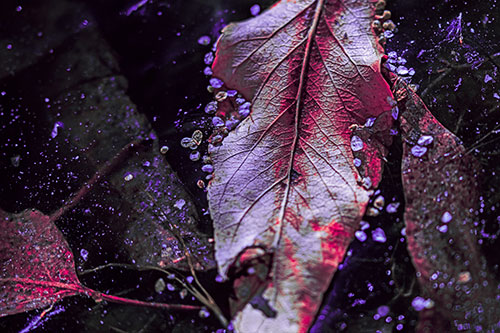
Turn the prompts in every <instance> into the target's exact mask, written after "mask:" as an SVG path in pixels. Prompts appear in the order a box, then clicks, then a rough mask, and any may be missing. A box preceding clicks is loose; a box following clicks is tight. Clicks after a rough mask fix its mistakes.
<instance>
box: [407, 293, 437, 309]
mask: <svg viewBox="0 0 500 333" xmlns="http://www.w3.org/2000/svg"><path fill="white" fill-rule="evenodd" d="M411 306H412V307H413V308H414V309H415V311H422V310H423V309H430V308H432V307H433V306H434V302H433V301H432V300H431V299H425V298H423V297H420V296H417V297H415V298H414V299H413V300H412V301H411Z"/></svg>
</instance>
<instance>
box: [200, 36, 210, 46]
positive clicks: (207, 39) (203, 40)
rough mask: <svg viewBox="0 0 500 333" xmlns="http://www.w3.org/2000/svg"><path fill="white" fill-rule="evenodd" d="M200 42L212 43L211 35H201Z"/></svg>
mask: <svg viewBox="0 0 500 333" xmlns="http://www.w3.org/2000/svg"><path fill="white" fill-rule="evenodd" d="M198 44H200V45H208V44H210V37H209V36H201V37H200V38H198Z"/></svg>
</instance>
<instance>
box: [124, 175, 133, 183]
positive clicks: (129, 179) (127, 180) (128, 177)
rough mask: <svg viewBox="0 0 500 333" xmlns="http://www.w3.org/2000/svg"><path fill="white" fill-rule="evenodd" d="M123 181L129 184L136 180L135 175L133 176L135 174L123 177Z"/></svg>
mask: <svg viewBox="0 0 500 333" xmlns="http://www.w3.org/2000/svg"><path fill="white" fill-rule="evenodd" d="M123 179H124V180H125V181H126V182H129V181H131V180H132V179H134V175H133V174H131V173H127V174H126V175H125V177H123Z"/></svg>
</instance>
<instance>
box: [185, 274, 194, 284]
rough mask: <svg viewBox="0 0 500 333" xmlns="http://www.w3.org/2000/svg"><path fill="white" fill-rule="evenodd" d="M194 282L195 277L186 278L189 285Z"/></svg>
mask: <svg viewBox="0 0 500 333" xmlns="http://www.w3.org/2000/svg"><path fill="white" fill-rule="evenodd" d="M193 280H194V279H193V277H192V276H188V277H187V278H186V281H187V282H188V283H193Z"/></svg>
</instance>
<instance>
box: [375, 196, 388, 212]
mask: <svg viewBox="0 0 500 333" xmlns="http://www.w3.org/2000/svg"><path fill="white" fill-rule="evenodd" d="M384 205H385V199H384V197H383V196H381V195H379V196H378V197H376V198H375V200H374V201H373V206H374V207H375V208H377V209H382V208H384Z"/></svg>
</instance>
